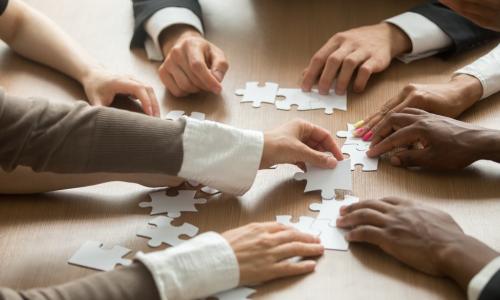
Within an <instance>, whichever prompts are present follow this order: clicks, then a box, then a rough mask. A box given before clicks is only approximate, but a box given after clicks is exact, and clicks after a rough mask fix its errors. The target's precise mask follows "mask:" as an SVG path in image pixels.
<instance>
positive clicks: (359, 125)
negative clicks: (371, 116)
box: [354, 120, 365, 128]
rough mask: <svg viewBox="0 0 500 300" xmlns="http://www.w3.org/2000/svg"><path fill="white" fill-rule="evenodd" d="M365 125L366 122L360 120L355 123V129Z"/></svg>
mask: <svg viewBox="0 0 500 300" xmlns="http://www.w3.org/2000/svg"><path fill="white" fill-rule="evenodd" d="M364 124H365V120H359V121H357V122H356V123H354V128H359V127H361V126H363V125H364Z"/></svg>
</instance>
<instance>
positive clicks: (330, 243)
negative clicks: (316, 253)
mask: <svg viewBox="0 0 500 300" xmlns="http://www.w3.org/2000/svg"><path fill="white" fill-rule="evenodd" d="M330 201H333V200H330ZM312 228H314V229H316V230H318V231H320V232H321V233H320V235H319V239H320V240H321V244H322V245H323V247H325V249H329V250H340V251H347V250H348V249H349V243H348V242H347V241H346V240H345V234H346V231H345V230H344V229H341V228H337V227H333V226H331V224H330V220H320V219H316V220H315V221H314V223H313V224H312Z"/></svg>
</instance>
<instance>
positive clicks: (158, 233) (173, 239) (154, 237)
mask: <svg viewBox="0 0 500 300" xmlns="http://www.w3.org/2000/svg"><path fill="white" fill-rule="evenodd" d="M173 220H174V219H172V218H168V217H165V216H159V217H156V218H154V219H153V220H151V221H149V224H151V225H155V226H156V227H150V226H147V227H145V228H142V229H140V230H139V231H138V232H137V236H140V237H145V238H150V240H149V242H148V245H149V246H150V247H159V246H160V245H161V244H162V243H164V244H167V245H171V246H177V245H179V244H181V243H183V242H184V241H185V240H181V239H180V238H179V236H181V235H187V236H189V237H194V236H195V235H196V234H197V233H198V227H196V226H194V225H191V224H189V223H184V224H182V225H181V226H173V225H172V224H171V223H172V221H173Z"/></svg>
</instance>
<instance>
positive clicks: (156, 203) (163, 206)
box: [139, 190, 207, 218]
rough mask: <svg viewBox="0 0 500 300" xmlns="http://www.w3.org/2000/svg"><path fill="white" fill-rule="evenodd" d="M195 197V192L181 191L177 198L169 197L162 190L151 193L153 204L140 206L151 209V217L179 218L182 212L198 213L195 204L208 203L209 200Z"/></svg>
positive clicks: (146, 203) (147, 203) (140, 204)
mask: <svg viewBox="0 0 500 300" xmlns="http://www.w3.org/2000/svg"><path fill="white" fill-rule="evenodd" d="M195 195H196V191H195V190H180V191H177V195H175V196H169V195H167V193H166V191H165V190H161V191H156V192H153V193H150V194H149V197H150V198H151V202H141V203H139V206H140V207H142V208H145V207H151V215H158V214H164V213H167V215H168V216H169V217H170V218H178V217H180V216H181V212H184V211H186V212H187V211H198V210H197V209H196V207H195V204H205V203H207V199H204V198H198V199H195V198H194V197H195Z"/></svg>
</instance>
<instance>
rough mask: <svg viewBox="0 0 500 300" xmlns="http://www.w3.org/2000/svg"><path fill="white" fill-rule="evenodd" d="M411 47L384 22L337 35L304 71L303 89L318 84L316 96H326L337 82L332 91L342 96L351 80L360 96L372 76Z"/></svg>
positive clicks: (399, 33) (308, 88)
mask: <svg viewBox="0 0 500 300" xmlns="http://www.w3.org/2000/svg"><path fill="white" fill-rule="evenodd" d="M411 47H412V45H411V41H410V39H409V38H408V37H407V36H406V34H405V33H404V32H403V31H401V30H400V29H399V28H397V27H396V26H394V25H392V24H389V23H385V22H384V23H380V24H376V25H372V26H363V27H359V28H355V29H351V30H348V31H344V32H340V33H336V34H335V35H333V37H332V38H330V39H329V40H328V42H326V44H325V45H324V46H323V47H322V48H321V49H320V50H319V51H318V52H316V54H314V56H313V57H312V59H311V61H310V63H309V65H308V66H307V68H306V69H305V70H304V73H303V78H302V89H303V90H304V91H310V90H311V88H312V86H313V85H314V84H315V83H316V82H317V81H318V89H319V92H320V93H321V94H323V95H326V94H328V93H329V91H330V88H331V87H332V84H333V81H334V80H336V82H337V83H336V87H335V91H336V93H337V94H339V95H341V94H344V93H345V92H346V90H347V86H348V85H349V82H350V81H351V79H352V80H353V81H354V84H353V88H354V91H355V92H362V91H363V90H364V89H365V87H366V84H367V82H368V79H369V78H370V76H371V75H372V74H373V73H377V72H381V71H383V70H385V69H386V68H387V67H388V66H389V64H390V63H391V60H392V59H393V58H394V57H396V56H397V55H400V54H402V53H405V52H408V51H410V50H411ZM356 71H357V75H356V78H355V79H354V74H356Z"/></svg>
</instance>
